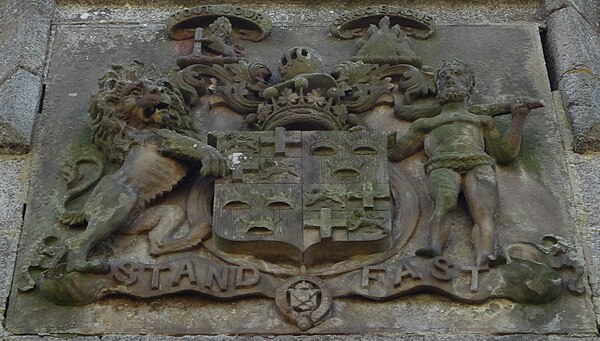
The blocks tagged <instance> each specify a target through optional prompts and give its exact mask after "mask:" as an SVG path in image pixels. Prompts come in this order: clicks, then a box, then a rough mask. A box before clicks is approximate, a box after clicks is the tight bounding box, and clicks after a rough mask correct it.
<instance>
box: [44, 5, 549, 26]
mask: <svg viewBox="0 0 600 341" xmlns="http://www.w3.org/2000/svg"><path fill="white" fill-rule="evenodd" d="M157 1H159V0H157ZM436 2H438V3H437V4H436ZM211 3H212V4H222V3H231V1H230V2H228V1H220V0H213V1H203V4H211ZM295 3H298V4H299V5H302V4H306V5H307V6H295V7H290V6H286V4H290V2H287V3H285V4H284V3H276V2H272V1H257V2H253V5H252V8H253V9H255V10H258V11H260V12H261V13H264V14H266V15H268V16H269V17H270V18H271V20H272V21H273V22H274V23H276V24H281V25H283V26H315V25H319V24H320V23H323V22H330V21H331V20H333V18H335V16H336V15H337V13H338V12H339V3H338V2H336V1H327V2H319V4H318V5H319V6H318V7H315V6H314V2H313V1H309V0H304V1H295ZM82 4H85V6H82ZM128 4H130V6H110V4H108V3H106V2H103V3H102V5H98V3H97V2H94V1H72V2H70V3H65V2H63V3H62V4H61V6H59V7H58V8H57V11H56V17H55V22H60V23H91V22H109V21H118V22H132V23H139V22H144V23H162V22H163V21H164V19H165V18H167V17H168V16H169V15H170V14H172V13H174V12H176V11H178V10H180V9H181V8H182V6H183V7H185V6H188V7H193V6H196V5H197V4H198V3H197V2H194V1H159V5H160V6H158V7H156V8H152V9H151V10H149V9H148V7H145V6H144V5H146V4H149V5H156V4H155V3H154V2H146V1H144V2H143V3H142V1H135V2H134V1H129V2H128ZM373 4H380V3H378V2H372V1H371V2H367V1H364V6H368V5H373ZM439 4H440V3H439V1H436V0H432V1H419V2H413V3H411V4H410V6H408V5H406V6H403V7H407V8H409V7H410V8H411V9H415V10H422V11H424V12H426V13H427V14H429V15H431V16H433V17H434V18H435V19H436V22H437V23H439V24H464V23H486V24H487V23H510V22H515V21H519V22H538V21H541V20H542V19H543V18H542V17H541V15H540V14H541V11H539V8H538V7H539V2H538V1H532V0H529V1H497V2H494V7H490V6H488V5H489V4H487V3H485V2H483V1H454V2H453V3H452V6H440V5H439ZM352 5H353V6H360V5H361V4H360V2H359V1H353V2H352ZM246 6H247V5H246Z"/></svg>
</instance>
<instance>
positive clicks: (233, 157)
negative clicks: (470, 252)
mask: <svg viewBox="0 0 600 341" xmlns="http://www.w3.org/2000/svg"><path fill="white" fill-rule="evenodd" d="M167 29H168V31H169V34H170V36H171V37H172V38H173V39H188V38H189V39H191V38H193V39H194V47H193V50H192V51H191V53H190V54H189V55H187V56H182V57H180V58H179V59H178V60H177V65H178V66H179V69H178V70H175V71H168V72H161V71H159V70H157V69H156V68H154V67H152V66H149V65H145V64H144V63H142V62H140V61H134V62H133V64H132V65H131V66H114V67H113V68H112V69H111V70H110V71H108V72H107V73H106V74H105V75H104V76H103V77H102V78H101V79H100V80H99V90H98V92H97V93H96V94H95V95H94V97H93V98H92V102H91V104H90V115H91V117H90V127H91V131H92V143H93V144H94V145H95V147H96V148H97V149H93V148H90V151H89V152H87V153H86V154H85V155H84V156H82V157H79V158H77V159H76V160H73V162H72V163H70V164H68V165H65V168H64V172H63V173H64V174H63V176H64V178H65V186H66V190H64V192H63V194H64V195H63V199H62V200H60V202H59V204H58V206H57V211H56V220H57V221H58V222H59V223H60V224H59V225H60V228H59V229H58V230H57V231H53V232H52V231H49V232H48V233H47V234H46V236H45V237H44V238H43V239H42V240H40V242H39V245H37V246H36V247H37V248H36V249H35V250H34V251H33V254H32V255H31V256H30V259H31V262H30V265H29V267H28V268H27V269H23V271H22V273H21V275H20V276H21V278H20V280H19V288H20V290H21V291H23V292H27V291H30V290H31V289H33V288H34V287H35V286H38V287H39V289H40V290H41V293H42V294H43V295H44V296H45V297H46V298H48V299H49V300H51V301H53V302H55V303H56V304H63V305H82V304H87V303H90V302H93V301H95V300H98V299H100V298H102V297H104V296H107V295H112V294H125V295H130V296H133V297H140V298H146V297H156V296H161V295H167V294H174V293H188V294H189V293H191V292H197V293H201V294H203V295H207V296H212V297H218V298H228V299H233V298H236V297H239V296H248V295H256V296H262V297H269V298H274V299H275V302H276V304H277V306H278V307H279V308H280V310H281V312H282V314H283V316H284V317H285V318H286V319H287V320H289V321H291V322H293V323H295V324H297V325H298V327H299V328H300V330H302V331H305V330H308V329H310V328H312V327H314V326H315V325H317V324H319V323H322V322H323V321H325V320H326V318H327V316H328V314H330V313H331V307H332V304H334V302H333V300H334V298H335V297H339V296H344V297H347V296H361V297H364V298H367V299H376V300H381V299H388V298H392V297H397V296H398V295H401V294H405V293H414V292H431V291H432V290H434V291H435V292H437V293H442V294H446V295H448V296H450V297H453V298H455V299H459V300H461V301H464V302H480V301H483V300H486V299H491V298H507V299H511V300H515V301H519V302H527V303H544V302H548V301H551V300H553V299H555V298H556V297H558V296H559V295H561V293H562V291H563V287H564V288H565V289H566V290H569V291H571V292H574V293H582V292H583V288H582V283H581V277H582V273H583V270H582V268H581V267H580V266H578V265H577V264H575V263H574V262H573V261H571V260H570V259H569V257H568V256H567V243H566V241H565V240H564V239H562V238H561V237H558V236H547V237H545V239H544V241H543V243H542V244H536V243H535V242H522V243H516V244H512V245H506V246H504V247H503V248H501V249H500V250H499V249H498V248H496V241H495V238H494V233H495V232H494V226H493V213H492V212H493V211H494V210H495V208H496V200H497V193H496V192H495V191H494V188H495V183H496V176H495V170H494V167H495V165H496V163H508V162H511V161H512V160H514V159H515V158H516V157H517V155H518V153H519V148H518V147H519V145H520V134H521V129H522V124H523V122H524V120H525V117H526V115H527V113H528V111H529V109H534V108H537V107H540V106H542V104H541V103H540V102H539V101H534V100H528V101H521V102H515V103H509V104H503V103H501V104H491V105H471V104H470V103H469V97H470V96H469V95H470V92H471V90H472V88H473V83H474V75H473V73H472V71H471V70H470V68H469V67H468V65H467V64H466V63H464V62H461V61H449V62H447V63H445V64H443V65H442V66H441V67H440V68H439V70H438V71H437V75H436V74H435V73H434V72H433V69H432V68H431V67H428V66H425V65H423V62H422V60H421V58H420V57H419V56H418V55H417V54H416V53H415V52H414V50H413V48H412V41H411V39H412V38H418V39H427V38H428V37H430V36H431V35H432V34H434V31H435V26H434V24H433V20H432V19H431V18H430V17H428V16H426V15H423V14H419V13H417V12H414V11H411V10H406V9H401V8H396V7H392V6H379V7H368V8H366V9H362V10H356V11H353V12H350V13H346V14H343V15H341V16H340V17H339V18H337V19H335V21H334V23H333V24H332V26H331V30H332V33H333V35H334V36H336V37H339V38H342V39H352V38H360V39H358V41H357V49H356V53H355V54H354V56H352V57H351V58H349V60H347V61H344V62H342V63H340V64H339V65H337V66H336V67H335V68H334V69H333V70H331V72H328V71H326V70H323V63H322V61H321V57H320V56H319V54H318V52H317V51H315V50H313V49H312V48H310V47H306V46H298V47H294V48H291V49H289V50H288V51H284V53H283V57H282V58H281V67H280V69H279V77H277V78H278V79H280V81H278V82H274V81H272V79H273V77H272V72H271V70H269V69H268V68H267V67H266V66H265V65H264V64H262V63H260V62H256V61H249V60H246V59H245V58H244V56H243V49H241V48H239V47H238V46H237V45H236V40H237V39H242V40H244V39H245V40H250V41H253V42H259V41H261V40H263V39H265V38H266V37H267V36H268V34H269V33H270V31H271V23H270V21H269V20H268V18H266V17H265V16H264V15H262V14H259V13H257V12H255V11H251V10H247V9H243V8H239V7H232V6H215V5H206V6H198V7H195V8H191V9H185V10H182V11H180V12H178V13H175V14H174V15H173V16H171V17H170V18H169V20H168V23H167ZM377 106H387V107H389V108H393V111H394V114H395V115H396V117H397V118H399V119H400V120H403V121H405V122H412V121H414V122H413V123H412V124H411V125H410V128H409V129H408V131H407V133H406V134H403V135H402V136H401V137H399V138H397V137H396V136H395V135H394V134H392V135H391V136H389V137H388V135H389V133H388V132H380V131H369V130H367V129H366V127H364V124H363V120H362V118H361V117H362V116H363V115H364V114H365V113H366V112H369V111H370V110H372V109H373V108H374V107H377ZM214 110H229V111H230V112H234V113H236V114H237V115H241V116H243V117H244V122H245V123H244V127H243V128H242V129H240V130H239V131H219V132H213V133H210V134H209V135H208V136H203V134H201V133H200V131H202V129H201V128H202V127H200V126H197V124H198V123H197V122H195V120H194V119H193V116H192V115H191V113H192V112H195V113H198V112H199V113H200V114H201V115H206V114H207V113H208V112H209V111H214ZM504 114H511V115H512V122H513V123H512V128H510V129H513V134H512V135H511V136H513V139H516V140H514V141H510V143H508V144H506V143H505V139H502V134H501V133H500V132H499V131H498V130H497V129H496V127H495V124H494V119H493V118H492V117H494V116H497V115H504ZM465 131H468V133H465ZM515 136H516V137H515ZM425 138H427V139H429V140H428V141H429V144H428V146H427V148H430V149H428V150H427V155H428V157H429V159H428V161H427V162H426V167H427V169H426V175H425V176H427V177H428V179H429V181H430V182H431V184H432V188H445V187H443V186H446V187H447V186H448V184H451V185H452V186H456V187H455V189H453V190H443V191H432V193H431V200H432V201H433V204H434V206H435V210H434V213H433V214H432V216H431V217H430V223H429V224H430V231H431V232H430V235H429V244H428V245H423V247H422V248H421V249H419V250H418V251H417V253H416V255H409V256H404V257H400V256H399V254H400V253H401V251H402V250H403V249H404V248H405V247H406V246H407V245H408V244H409V242H410V239H411V237H412V235H413V232H414V231H415V228H416V226H417V222H418V220H419V219H420V218H419V217H420V215H421V213H420V204H419V199H418V197H419V196H418V195H417V193H416V192H415V191H416V189H415V187H414V186H413V185H412V183H411V181H410V180H409V178H408V177H407V176H406V174H404V173H403V171H402V170H400V169H399V168H398V167H395V166H394V165H393V164H391V163H389V162H388V160H390V161H393V162H399V161H402V160H404V159H405V158H407V157H409V156H410V155H412V154H414V153H416V152H418V151H419V150H420V149H422V148H423V143H424V141H425ZM484 140H485V141H486V145H482V144H481V143H482V142H479V141H484ZM203 141H207V143H206V142H203ZM442 146H444V148H442ZM465 146H466V147H465ZM402 162H404V161H402ZM449 174H450V175H449ZM471 175H475V177H476V178H477V177H478V176H480V175H481V176H482V178H484V179H487V180H486V181H487V182H482V183H481V186H487V185H489V186H490V187H489V188H490V190H489V191H488V192H485V193H483V192H478V193H474V194H471V193H469V196H470V197H473V196H475V197H477V199H478V200H477V203H479V204H476V203H474V202H469V204H470V205H471V215H472V218H473V221H474V224H475V226H474V227H473V232H472V233H473V235H474V238H473V240H474V245H473V247H474V250H475V252H474V256H473V257H472V261H465V260H464V259H463V260H458V259H453V258H452V257H448V256H445V255H444V254H443V250H444V248H445V245H446V239H447V234H445V233H441V234H440V232H439V231H444V229H445V228H446V227H445V226H444V223H443V220H444V219H445V217H446V214H449V213H451V212H450V210H449V209H447V208H445V207H444V206H443V202H444V200H445V198H444V197H443V196H440V194H439V193H442V194H444V193H447V194H448V193H449V195H451V196H454V197H457V196H458V193H459V191H461V190H463V191H469V186H468V185H463V183H464V181H465V180H464V179H465V178H467V177H469V176H471ZM436 186H438V187H436ZM453 188H454V187H453ZM461 188H462V189H461ZM453 191H454V192H453ZM436 193H437V194H436ZM436 224H437V225H436ZM75 226H85V228H84V229H83V230H80V231H77V232H73V233H70V235H72V237H70V238H68V239H66V240H65V239H64V237H61V232H60V231H61V229H62V230H63V231H64V230H70V229H71V228H72V227H75ZM140 234H147V235H148V239H149V242H148V253H149V255H148V258H147V260H146V261H144V260H139V259H138V258H132V259H128V258H118V257H117V258H114V257H110V255H109V254H107V253H105V252H103V251H102V245H104V244H105V243H106V242H107V239H109V238H128V237H127V236H135V235H140ZM138 240H142V241H143V240H144V239H138ZM208 254H210V257H207V255H208ZM405 255H406V254H405ZM34 269H35V270H36V271H33V270H34ZM38 271H41V274H40V275H34V273H37V272H38Z"/></svg>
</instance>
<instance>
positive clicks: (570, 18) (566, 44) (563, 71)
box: [546, 1, 600, 153]
mask: <svg viewBox="0 0 600 341" xmlns="http://www.w3.org/2000/svg"><path fill="white" fill-rule="evenodd" d="M563 2H568V1H563ZM546 52H547V53H546V56H547V59H548V63H549V67H550V73H552V76H553V77H554V79H555V80H556V82H557V83H558V84H556V85H557V86H558V88H559V89H560V90H561V92H562V94H563V96H564V106H565V110H566V112H567V116H568V117H569V121H570V123H571V131H572V133H573V148H574V150H575V152H577V153H585V152H589V151H598V150H600V78H598V76H597V75H600V37H598V35H597V34H596V32H595V31H594V30H593V29H592V28H591V27H590V25H589V24H588V22H587V21H586V20H585V19H584V18H583V17H582V16H581V14H580V13H579V12H578V11H577V10H576V9H575V8H574V7H564V8H561V9H558V10H556V11H555V12H553V13H552V14H551V15H550V17H549V18H548V39H547V44H546Z"/></svg>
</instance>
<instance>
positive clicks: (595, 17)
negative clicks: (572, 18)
mask: <svg viewBox="0 0 600 341" xmlns="http://www.w3.org/2000/svg"><path fill="white" fill-rule="evenodd" d="M543 6H544V7H543V8H544V11H545V12H546V14H547V15H551V14H552V13H554V12H556V11H558V10H561V9H563V8H567V7H572V8H575V9H576V10H577V11H578V12H579V13H580V14H581V15H582V16H583V17H585V19H586V20H587V21H588V23H590V24H591V25H592V26H593V27H595V28H596V29H597V28H598V27H600V2H598V1H597V0H545V1H544V4H543Z"/></svg>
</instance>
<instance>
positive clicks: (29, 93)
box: [0, 69, 42, 153]
mask: <svg viewBox="0 0 600 341" xmlns="http://www.w3.org/2000/svg"><path fill="white" fill-rule="evenodd" d="M41 92H42V81H41V77H40V76H36V75H33V74H31V73H29V72H27V71H25V70H22V69H18V70H17V71H16V72H15V73H14V74H13V75H12V76H11V77H10V78H9V79H8V80H7V81H6V82H4V83H3V84H2V85H0V122H2V124H1V125H0V129H2V128H4V129H2V130H0V151H2V152H13V153H19V152H20V153H23V152H26V151H27V149H28V144H29V141H30V139H31V133H32V129H33V122H34V119H35V116H36V114H37V111H38V106H39V100H40V96H41Z"/></svg>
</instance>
